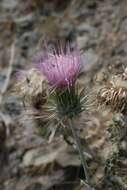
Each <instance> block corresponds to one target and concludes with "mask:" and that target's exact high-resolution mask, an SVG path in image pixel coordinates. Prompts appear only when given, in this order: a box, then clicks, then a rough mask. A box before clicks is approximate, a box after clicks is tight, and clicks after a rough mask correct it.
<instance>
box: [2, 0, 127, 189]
mask: <svg viewBox="0 0 127 190" xmlns="http://www.w3.org/2000/svg"><path fill="white" fill-rule="evenodd" d="M45 40H46V42H47V44H48V45H49V46H50V45H51V46H52V45H54V46H56V44H57V43H58V42H61V44H66V43H67V42H69V43H70V46H71V47H72V48H73V47H74V46H75V44H77V45H78V47H79V49H80V50H81V52H82V59H83V72H82V76H81V81H80V82H81V85H82V86H83V87H85V86H86V87H87V88H88V89H89V90H94V88H95V85H96V84H95V83H97V84H99V85H100V86H101V85H102V84H103V83H105V82H106V81H107V80H108V79H109V78H110V76H111V75H113V74H117V73H120V72H122V71H123V68H124V67H125V65H126V62H127V1H126V0H63V1H61V0H27V1H25V0H0V190H14V189H15V190H73V189H74V190H78V189H84V188H82V185H81V182H80V179H82V178H83V177H84V176H83V175H84V174H83V171H82V167H81V163H80V161H79V158H78V154H77V152H76V151H75V150H74V149H73V146H71V143H70V144H69V143H68V142H66V139H65V137H63V135H62V133H60V132H56V133H57V134H56V135H52V134H54V127H53V126H46V127H45V126H44V123H43V121H37V120H34V119H26V118H27V116H26V115H27V114H26V112H25V111H24V107H23V105H22V101H21V98H20V97H19V96H18V95H16V94H15V93H14V85H15V84H16V77H15V73H16V72H17V71H19V70H20V69H27V68H30V67H31V65H32V58H33V56H34V55H35V54H36V52H37V51H38V50H41V48H42V46H43V43H44V41H45ZM111 116H112V113H111V112H107V111H104V112H101V113H99V112H95V111H94V113H93V114H92V115H90V116H87V120H86V117H85V116H82V125H81V127H79V133H80V136H81V140H82V143H83V145H84V148H85V151H86V154H87V157H88V158H87V159H88V165H89V167H90V171H91V173H90V175H91V179H92V181H93V183H94V184H98V183H99V182H100V181H101V179H102V178H103V176H104V165H103V163H104V162H103V161H104V160H105V159H106V156H107V154H108V152H109V151H110V143H109V142H108V141H107V136H106V130H105V127H106V125H107V122H108V120H110V118H111ZM48 127H49V128H50V130H49V129H48ZM88 144H89V148H90V149H89V148H88V146H87V145H88ZM95 153H96V159H95V156H94V155H95ZM110 189H112V188H110ZM106 190H107V188H106Z"/></svg>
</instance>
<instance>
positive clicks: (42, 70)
mask: <svg viewBox="0 0 127 190" xmlns="http://www.w3.org/2000/svg"><path fill="white" fill-rule="evenodd" d="M34 63H35V65H36V66H35V67H36V71H37V72H39V74H38V76H40V75H41V76H42V78H43V77H44V78H45V81H47V82H48V83H49V91H50V95H49V96H48V98H47V101H46V103H45V105H44V106H43V108H42V109H43V110H44V111H45V113H46V114H49V118H48V119H49V120H50V119H51V118H57V120H58V121H60V122H64V121H66V124H67V127H69V128H70V129H71V130H72V134H73V137H74V139H75V141H76V144H77V149H78V151H79V155H80V159H81V162H82V165H83V169H84V173H85V181H84V184H85V185H86V186H87V187H88V188H89V189H92V188H91V182H90V177H89V172H88V167H87V163H86V158H85V157H84V154H83V151H82V147H81V143H80V139H79V137H78V135H77V132H76V128H75V124H74V123H75V122H74V121H75V119H76V118H77V117H78V116H80V114H81V112H83V111H84V110H87V105H86V96H85V95H84V93H83V90H80V89H79V88H78V84H77V78H78V76H79V74H80V71H81V69H82V60H81V56H80V52H79V51H78V50H77V49H75V50H73V51H71V50H70V48H69V47H67V48H66V50H65V51H64V50H63V49H62V48H59V51H57V52H56V51H53V52H50V51H48V50H46V52H42V53H40V54H39V55H37V56H36V58H35V59H34ZM39 84H42V79H41V78H40V80H39V81H38V84H36V85H35V86H37V85H39ZM40 86H41V85H39V86H37V89H36V88H35V89H36V90H35V92H37V91H38V89H39V88H40ZM41 91H42V89H41ZM33 95H34V91H33V92H32V95H31V93H30V96H31V97H33ZM34 97H36V96H34ZM35 99H36V98H35ZM32 100H33V99H32ZM64 126H65V125H64Z"/></svg>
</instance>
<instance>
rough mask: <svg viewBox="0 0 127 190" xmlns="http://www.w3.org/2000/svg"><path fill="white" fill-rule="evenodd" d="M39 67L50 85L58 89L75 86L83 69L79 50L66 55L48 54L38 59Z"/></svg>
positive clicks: (68, 52) (62, 53) (61, 53)
mask: <svg viewBox="0 0 127 190" xmlns="http://www.w3.org/2000/svg"><path fill="white" fill-rule="evenodd" d="M36 62H37V67H38V69H39V70H40V71H41V72H42V74H43V75H44V76H45V77H46V79H47V80H48V81H49V83H50V84H51V85H52V86H54V87H56V88H63V87H71V86H73V85H74V83H75V81H76V79H77V77H78V75H79V73H80V69H81V65H82V64H81V57H80V53H79V51H78V50H75V51H73V52H70V50H68V51H67V52H66V53H64V52H63V50H61V51H60V52H59V53H50V52H47V53H46V54H45V55H43V54H41V55H40V56H39V57H37V60H36Z"/></svg>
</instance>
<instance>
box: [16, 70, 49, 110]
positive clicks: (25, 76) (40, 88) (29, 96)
mask: <svg viewBox="0 0 127 190" xmlns="http://www.w3.org/2000/svg"><path fill="white" fill-rule="evenodd" d="M17 80H18V82H17V84H16V86H15V88H16V92H17V93H18V94H19V95H20V96H21V97H23V98H24V99H25V100H26V101H27V102H29V103H30V104H32V105H34V106H35V107H38V106H40V105H42V104H43V103H44V99H45V98H44V97H45V96H46V90H47V85H46V81H45V79H44V77H43V75H41V74H40V73H39V71H37V70H36V69H35V68H32V69H30V70H27V71H20V72H18V73H17Z"/></svg>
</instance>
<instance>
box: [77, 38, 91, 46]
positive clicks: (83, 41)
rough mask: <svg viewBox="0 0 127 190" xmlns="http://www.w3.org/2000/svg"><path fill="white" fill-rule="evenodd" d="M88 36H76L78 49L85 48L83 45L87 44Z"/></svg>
mask: <svg viewBox="0 0 127 190" xmlns="http://www.w3.org/2000/svg"><path fill="white" fill-rule="evenodd" d="M88 40H89V39H88V37H87V36H85V35H84V36H78V37H77V45H78V47H79V49H83V48H85V46H86V45H87V43H88Z"/></svg>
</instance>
